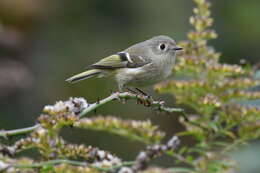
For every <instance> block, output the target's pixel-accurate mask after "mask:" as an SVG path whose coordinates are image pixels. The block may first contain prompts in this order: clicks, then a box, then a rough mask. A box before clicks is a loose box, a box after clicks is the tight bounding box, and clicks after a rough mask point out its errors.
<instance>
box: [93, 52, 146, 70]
mask: <svg viewBox="0 0 260 173" xmlns="http://www.w3.org/2000/svg"><path fill="white" fill-rule="evenodd" d="M149 63H151V60H149V59H147V58H144V57H142V56H137V55H131V54H129V53H128V52H119V53H117V54H114V55H111V56H109V57H106V58H104V59H102V60H100V61H99V62H97V63H95V64H93V65H91V67H92V68H95V69H117V68H137V67H142V66H144V65H146V64H149Z"/></svg>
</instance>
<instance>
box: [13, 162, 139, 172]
mask: <svg viewBox="0 0 260 173" xmlns="http://www.w3.org/2000/svg"><path fill="white" fill-rule="evenodd" d="M59 164H69V165H74V166H84V167H85V166H87V167H90V168H94V169H97V170H99V171H102V172H110V171H113V170H117V169H119V168H121V167H124V166H131V165H133V164H134V162H133V161H128V162H123V163H122V164H119V165H115V166H112V167H110V168H101V167H97V166H93V165H91V164H87V163H86V162H80V161H74V160H50V161H45V162H39V163H31V164H11V165H9V166H8V168H10V167H13V168H20V169H23V168H41V167H44V166H54V165H59Z"/></svg>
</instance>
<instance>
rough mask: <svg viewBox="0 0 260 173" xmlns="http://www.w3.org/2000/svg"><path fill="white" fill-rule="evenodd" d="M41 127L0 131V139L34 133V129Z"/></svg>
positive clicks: (38, 125)
mask: <svg viewBox="0 0 260 173" xmlns="http://www.w3.org/2000/svg"><path fill="white" fill-rule="evenodd" d="M39 127H41V125H40V124H36V125H34V126H32V127H26V128H22V129H15V130H1V131H0V137H4V138H7V137H8V136H15V135H21V134H26V133H30V132H32V131H34V130H35V129H37V128H39Z"/></svg>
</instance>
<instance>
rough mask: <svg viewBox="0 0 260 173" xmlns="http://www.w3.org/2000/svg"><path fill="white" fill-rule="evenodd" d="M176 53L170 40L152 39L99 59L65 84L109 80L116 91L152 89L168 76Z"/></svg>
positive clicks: (164, 37)
mask: <svg viewBox="0 0 260 173" xmlns="http://www.w3.org/2000/svg"><path fill="white" fill-rule="evenodd" d="M179 50H182V48H181V47H179V46H177V45H176V42H175V41H174V40H173V39H171V38H170V37H168V36H164V35H162V36H155V37H153V38H151V39H149V40H146V41H143V42H140V43H137V44H135V45H133V46H131V47H129V48H127V49H125V50H124V51H122V52H119V53H116V54H114V55H111V56H108V57H106V58H104V59H101V60H100V61H98V62H97V63H95V64H93V65H91V66H90V67H91V69H90V70H87V71H85V72H82V73H80V74H77V75H75V76H72V77H70V78H69V79H67V80H66V81H68V82H70V83H74V82H78V81H81V80H83V79H87V78H90V77H94V76H96V77H104V76H112V77H114V79H115V80H116V81H117V83H118V87H119V91H122V90H123V89H124V88H126V87H127V86H132V87H142V86H147V85H152V84H155V83H157V82H159V81H161V80H163V79H165V78H167V77H168V76H170V74H171V72H172V68H173V67H174V64H175V55H176V52H177V51H179Z"/></svg>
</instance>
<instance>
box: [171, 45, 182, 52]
mask: <svg viewBox="0 0 260 173" xmlns="http://www.w3.org/2000/svg"><path fill="white" fill-rule="evenodd" d="M182 49H183V48H182V47H179V46H176V47H174V48H173V50H175V51H178V50H182Z"/></svg>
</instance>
